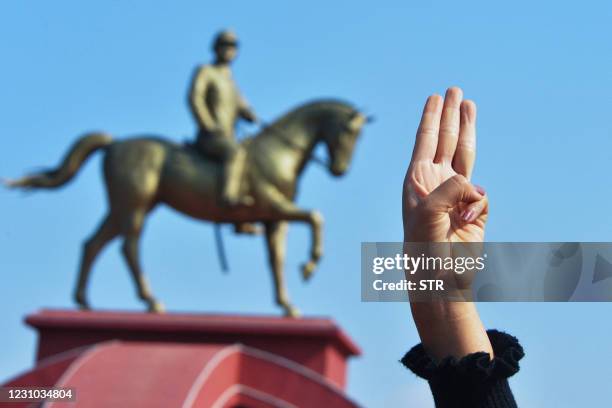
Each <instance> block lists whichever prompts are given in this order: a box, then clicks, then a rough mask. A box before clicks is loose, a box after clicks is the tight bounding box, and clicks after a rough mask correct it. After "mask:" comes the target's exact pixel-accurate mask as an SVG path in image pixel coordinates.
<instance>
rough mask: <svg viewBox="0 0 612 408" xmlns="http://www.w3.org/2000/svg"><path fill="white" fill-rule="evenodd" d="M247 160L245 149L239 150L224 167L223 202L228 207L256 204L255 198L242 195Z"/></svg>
mask: <svg viewBox="0 0 612 408" xmlns="http://www.w3.org/2000/svg"><path fill="white" fill-rule="evenodd" d="M245 159H246V152H245V151H244V150H243V149H238V150H237V151H236V153H234V154H233V155H232V157H230V158H228V159H227V160H226V162H225V164H224V166H223V191H222V193H221V201H222V203H223V205H225V206H226V207H236V206H240V205H244V206H251V205H253V204H254V200H253V197H250V196H242V195H241V194H240V178H241V176H242V171H243V170H244V164H245Z"/></svg>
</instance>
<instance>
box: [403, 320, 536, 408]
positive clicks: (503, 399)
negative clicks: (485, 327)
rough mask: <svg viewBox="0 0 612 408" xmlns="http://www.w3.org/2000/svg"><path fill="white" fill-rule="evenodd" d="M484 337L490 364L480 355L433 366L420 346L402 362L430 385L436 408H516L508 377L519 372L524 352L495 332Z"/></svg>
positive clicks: (450, 360)
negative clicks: (489, 346)
mask: <svg viewBox="0 0 612 408" xmlns="http://www.w3.org/2000/svg"><path fill="white" fill-rule="evenodd" d="M487 334H488V335H489V340H490V341H491V345H492V346H493V353H494V355H495V357H494V358H493V360H491V358H490V356H489V354H488V353H484V352H479V353H474V354H469V355H467V356H465V357H463V358H461V359H459V360H458V359H456V358H454V357H447V358H445V359H443V360H442V361H440V362H438V363H436V362H435V361H434V360H433V359H432V358H431V357H429V355H428V354H427V353H426V352H425V350H424V348H423V346H422V345H421V344H419V345H417V346H415V347H413V348H412V349H411V350H410V351H408V353H406V355H405V356H404V357H403V358H402V359H401V362H402V364H404V366H406V367H407V368H409V369H410V370H412V372H414V373H415V374H416V375H418V376H419V377H421V378H424V379H426V380H427V381H428V382H429V387H430V388H431V392H432V394H433V397H434V401H435V403H436V408H463V407H466V408H468V407H469V408H516V407H517V405H516V402H515V401H514V397H513V395H512V391H511V390H510V386H509V385H508V377H510V376H512V375H514V374H515V373H516V372H517V371H518V370H519V363H518V362H519V360H520V359H521V358H523V356H524V353H523V348H522V347H521V345H520V344H519V342H518V340H517V339H516V338H515V337H512V336H510V335H509V334H506V333H503V332H499V331H497V330H489V331H487Z"/></svg>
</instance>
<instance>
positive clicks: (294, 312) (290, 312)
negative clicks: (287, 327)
mask: <svg viewBox="0 0 612 408" xmlns="http://www.w3.org/2000/svg"><path fill="white" fill-rule="evenodd" d="M300 315H301V314H300V311H299V310H298V309H297V308H295V307H293V306H288V307H286V308H285V317H290V318H293V319H295V318H298V317H300Z"/></svg>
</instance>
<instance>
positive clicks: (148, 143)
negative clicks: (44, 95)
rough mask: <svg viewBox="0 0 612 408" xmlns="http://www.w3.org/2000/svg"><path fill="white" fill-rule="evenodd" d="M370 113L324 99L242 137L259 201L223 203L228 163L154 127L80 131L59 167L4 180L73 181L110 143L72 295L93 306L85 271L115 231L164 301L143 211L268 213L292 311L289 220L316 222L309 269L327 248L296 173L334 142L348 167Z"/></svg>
mask: <svg viewBox="0 0 612 408" xmlns="http://www.w3.org/2000/svg"><path fill="white" fill-rule="evenodd" d="M367 121H368V118H366V117H365V116H364V115H363V114H362V113H360V112H359V111H358V110H356V109H355V108H353V107H352V106H351V105H349V104H347V103H344V102H340V101H335V100H320V101H314V102H311V103H307V104H304V105H302V106H299V107H297V108H296V109H294V110H292V111H290V112H288V113H287V114H285V115H284V116H282V117H281V118H279V119H278V120H276V121H275V122H273V123H272V124H270V125H269V126H266V127H265V128H264V129H263V130H262V131H261V132H260V133H258V134H257V135H256V136H254V137H251V138H246V139H245V140H244V141H243V142H242V143H243V144H244V147H245V149H246V152H247V161H246V165H245V169H244V171H243V173H242V178H241V183H240V191H241V194H244V195H245V196H246V197H249V198H252V200H251V201H252V205H249V206H238V207H229V208H228V207H225V206H223V205H222V204H221V202H220V199H219V194H220V186H219V181H218V179H219V172H220V166H221V164H220V163H218V162H215V161H212V160H209V159H207V158H205V157H203V156H202V155H201V154H200V153H198V152H197V151H196V150H195V149H194V148H192V147H190V146H187V145H180V144H176V143H173V142H170V141H168V140H164V139H161V138H156V137H139V138H132V139H126V140H121V141H113V140H112V138H111V136H109V135H108V134H105V133H101V132H92V133H88V134H85V135H84V136H82V137H81V138H80V139H79V140H78V141H77V142H76V143H75V144H74V145H73V146H72V148H71V149H70V150H69V151H68V153H67V154H66V156H65V158H64V160H63V162H62V163H61V164H60V165H59V167H57V168H56V169H52V170H48V171H44V172H40V173H36V174H32V175H28V176H26V177H23V178H21V179H18V180H13V181H7V182H5V183H6V185H7V186H9V187H13V188H25V189H35V188H48V189H53V188H57V187H60V186H62V185H64V184H66V183H67V182H69V181H70V180H71V179H72V178H73V177H74V175H75V174H76V173H77V171H78V170H79V168H80V167H81V165H82V164H83V163H84V162H85V160H86V159H87V158H88V157H89V156H90V155H91V154H92V153H94V152H96V151H99V150H102V151H104V178H105V182H106V189H107V194H108V202H109V210H108V213H107V214H106V216H105V217H104V219H103V220H102V222H101V224H100V226H99V227H98V229H97V230H96V231H95V232H94V234H93V235H92V236H91V237H90V238H89V239H87V241H86V242H85V244H84V247H83V252H82V258H81V264H80V270H79V276H78V281H77V286H76V290H75V293H74V299H75V301H76V303H77V304H78V305H79V307H81V308H83V309H88V308H89V304H88V301H87V296H86V288H87V281H88V278H89V274H90V271H91V267H92V264H93V262H94V260H95V258H96V256H97V255H98V254H99V252H100V250H101V249H102V248H103V247H104V246H105V245H106V244H108V243H109V242H110V241H111V240H113V239H114V238H116V237H118V236H121V237H123V245H122V253H123V256H124V258H125V260H126V262H127V265H128V267H129V270H130V272H131V274H132V278H133V279H134V282H135V284H136V288H137V291H138V296H139V297H140V299H142V300H143V301H144V302H145V303H146V304H147V307H148V310H149V311H151V312H161V311H163V306H162V304H161V303H159V302H158V301H157V300H156V299H155V298H154V297H153V295H152V294H151V291H150V289H149V287H148V284H147V281H146V279H145V277H144V274H143V271H142V269H141V267H140V262H139V254H138V252H139V241H140V235H141V231H142V227H143V224H144V221H145V218H146V216H147V214H148V213H149V211H151V210H152V209H153V208H154V207H155V206H156V205H157V204H160V203H164V204H167V205H169V206H170V207H172V208H174V209H175V210H177V211H180V212H182V213H184V214H187V215H189V216H191V217H193V218H196V219H199V220H206V221H211V222H214V223H232V224H239V223H262V224H263V225H264V230H265V237H266V242H267V248H268V256H269V262H270V266H271V269H272V272H273V277H274V287H275V296H276V303H277V304H278V305H279V306H281V307H282V308H283V309H284V312H285V314H286V315H288V316H298V315H299V312H298V310H297V309H296V308H295V307H294V306H293V305H292V304H291V303H290V301H289V298H288V296H287V292H286V290H285V281H284V274H283V267H284V257H285V240H286V230H287V228H286V227H287V222H289V221H298V222H303V223H306V224H308V225H309V226H310V229H311V233H312V238H311V248H310V258H309V259H308V261H307V262H306V263H305V264H304V265H303V266H302V275H303V278H304V279H308V278H310V276H311V275H312V273H313V272H314V269H315V267H316V265H317V263H318V262H319V259H320V258H321V255H322V252H323V246H322V224H323V219H322V217H321V215H320V214H319V212H317V211H311V210H305V209H301V208H299V207H297V206H296V205H295V203H294V199H295V196H296V190H297V182H298V179H299V176H300V174H301V173H302V171H303V170H304V167H305V166H306V164H307V163H308V162H309V161H310V160H311V159H312V153H313V149H314V148H315V146H316V145H317V144H318V143H319V142H322V143H324V144H325V145H326V146H327V152H328V157H329V160H328V167H329V171H330V172H331V173H332V174H333V175H334V176H340V175H342V174H344V173H345V172H346V170H347V169H348V167H349V164H350V161H351V157H352V154H353V150H354V146H355V142H356V140H357V136H358V135H359V133H360V131H361V128H362V126H363V125H364V124H365V123H366V122H367Z"/></svg>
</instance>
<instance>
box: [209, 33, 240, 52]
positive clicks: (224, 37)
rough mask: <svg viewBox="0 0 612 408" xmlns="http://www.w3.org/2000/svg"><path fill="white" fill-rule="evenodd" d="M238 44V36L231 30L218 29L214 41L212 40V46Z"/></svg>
mask: <svg viewBox="0 0 612 408" xmlns="http://www.w3.org/2000/svg"><path fill="white" fill-rule="evenodd" d="M224 45H225V46H234V47H237V46H238V37H237V36H236V34H234V32H233V31H230V30H223V31H220V32H219V33H218V34H217V36H216V37H215V41H214V42H213V48H217V47H221V46H224Z"/></svg>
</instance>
